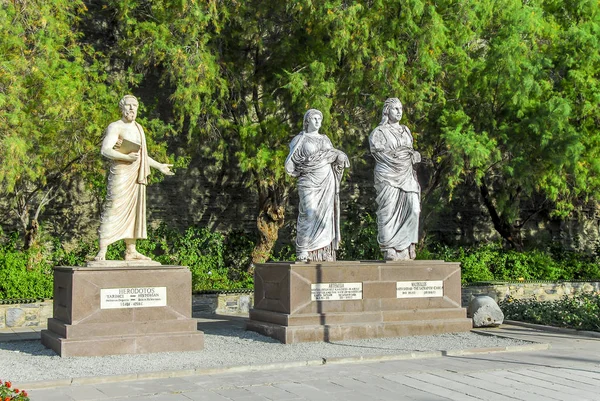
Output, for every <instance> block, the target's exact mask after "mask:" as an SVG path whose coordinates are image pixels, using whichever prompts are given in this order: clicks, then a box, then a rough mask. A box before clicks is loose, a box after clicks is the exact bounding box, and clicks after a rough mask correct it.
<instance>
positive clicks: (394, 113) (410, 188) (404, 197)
mask: <svg viewBox="0 0 600 401" xmlns="http://www.w3.org/2000/svg"><path fill="white" fill-rule="evenodd" d="M401 118H402V103H400V100H398V99H397V98H391V99H387V100H386V101H385V104H384V106H383V117H382V120H381V123H379V126H378V127H377V128H375V129H374V130H373V132H371V135H370V136H369V145H370V148H371V154H372V155H373V157H374V158H375V162H376V164H375V189H376V190H377V199H376V201H377V231H378V233H377V241H378V242H379V246H380V247H381V250H382V251H383V252H384V254H385V259H386V260H404V259H414V258H415V256H416V251H415V244H416V243H417V241H418V239H419V235H418V234H419V214H420V212H421V206H420V196H421V195H420V194H421V187H420V186H419V182H418V181H417V175H416V172H415V170H414V168H413V165H414V164H416V163H419V162H420V161H421V155H420V154H419V152H417V151H415V150H414V149H413V138H412V135H411V133H410V130H409V129H408V128H407V127H406V126H404V125H400V119H401Z"/></svg>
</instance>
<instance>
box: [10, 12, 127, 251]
mask: <svg viewBox="0 0 600 401" xmlns="http://www.w3.org/2000/svg"><path fill="white" fill-rule="evenodd" d="M85 11H86V8H85V5H84V3H83V2H82V1H66V0H53V1H28V2H21V1H3V2H2V3H1V7H0V29H1V30H2V36H3V40H2V41H0V160H2V162H1V163H0V193H1V194H2V197H3V198H4V199H6V200H7V202H8V207H9V209H10V211H11V213H13V214H15V215H16V216H17V217H18V220H19V222H20V224H21V229H22V232H23V233H24V234H25V245H26V247H28V246H31V245H32V244H33V243H34V242H35V240H36V237H37V232H38V229H39V221H38V220H39V217H40V213H41V211H42V210H43V208H44V207H45V206H46V205H47V204H49V203H50V202H51V201H52V200H53V199H54V197H56V196H57V194H58V193H59V191H60V189H61V187H62V186H63V184H64V183H65V182H66V181H67V180H69V179H70V178H71V177H73V176H74V175H79V176H88V178H93V176H94V174H98V171H99V168H98V167H99V165H98V159H99V158H98V157H97V145H98V143H99V140H100V137H101V134H102V130H103V126H104V125H105V123H106V122H107V118H109V117H110V114H111V113H109V112H108V110H111V111H112V109H114V103H115V100H114V99H115V94H114V92H113V91H112V90H111V89H118V88H119V85H118V84H116V83H113V84H114V87H113V88H111V89H109V86H108V85H107V84H106V82H105V80H106V73H105V72H104V68H103V64H102V63H101V62H100V61H99V59H98V57H97V55H96V54H95V52H94V50H93V49H92V48H90V47H89V46H85V45H83V44H81V43H79V41H78V40H79V34H78V30H77V26H78V21H79V15H81V14H82V13H84V12H85ZM109 105H110V106H109Z"/></svg>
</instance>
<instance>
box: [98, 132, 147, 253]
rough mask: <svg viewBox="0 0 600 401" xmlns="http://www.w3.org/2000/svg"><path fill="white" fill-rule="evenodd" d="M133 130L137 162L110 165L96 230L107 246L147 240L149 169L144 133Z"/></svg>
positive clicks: (112, 162) (116, 162)
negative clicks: (136, 139)
mask: <svg viewBox="0 0 600 401" xmlns="http://www.w3.org/2000/svg"><path fill="white" fill-rule="evenodd" d="M135 126H136V127H137V129H138V132H139V134H140V139H141V144H140V145H141V146H140V156H139V158H138V159H137V160H136V161H134V162H125V161H119V160H112V161H111V166H110V171H109V175H108V188H107V195H106V201H105V204H104V210H103V212H102V220H101V222H100V230H99V233H100V239H101V240H106V241H107V243H113V242H115V241H118V240H120V239H138V238H146V237H147V232H146V185H147V184H148V176H149V175H150V165H149V160H148V150H147V149H146V138H145V136H144V130H143V129H142V127H141V126H140V125H139V124H138V123H137V122H136V123H135ZM122 139H123V138H122V137H121V136H120V135H119V141H118V142H117V145H115V148H114V149H115V150H118V149H119V144H120V143H121V140H122Z"/></svg>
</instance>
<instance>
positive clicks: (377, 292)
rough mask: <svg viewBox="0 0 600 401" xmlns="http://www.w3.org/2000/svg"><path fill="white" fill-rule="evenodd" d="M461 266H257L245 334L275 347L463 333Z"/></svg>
mask: <svg viewBox="0 0 600 401" xmlns="http://www.w3.org/2000/svg"><path fill="white" fill-rule="evenodd" d="M471 328H472V322H471V319H467V317H466V310H465V309H464V308H461V285H460V264H459V263H447V262H443V261H431V260H428V261H394V262H385V261H367V262H321V263H314V262H313V263H302V262H300V263H293V262H291V263H290V262H280V263H264V264H257V265H256V267H255V271H254V309H252V310H251V311H250V320H249V321H248V323H247V325H246V329H247V330H252V331H256V332H259V333H261V334H264V335H267V336H269V337H272V338H275V339H277V340H279V341H281V342H282V343H285V344H291V343H299V342H308V341H341V340H352V339H361V338H378V337H400V336H411V335H429V334H440V333H453V332H465V331H469V330H471Z"/></svg>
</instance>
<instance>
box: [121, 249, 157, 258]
mask: <svg viewBox="0 0 600 401" xmlns="http://www.w3.org/2000/svg"><path fill="white" fill-rule="evenodd" d="M125 260H152V259H150V258H149V257H148V256H146V255H142V254H141V253H139V252H138V251H131V252H130V251H126V252H125Z"/></svg>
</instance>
